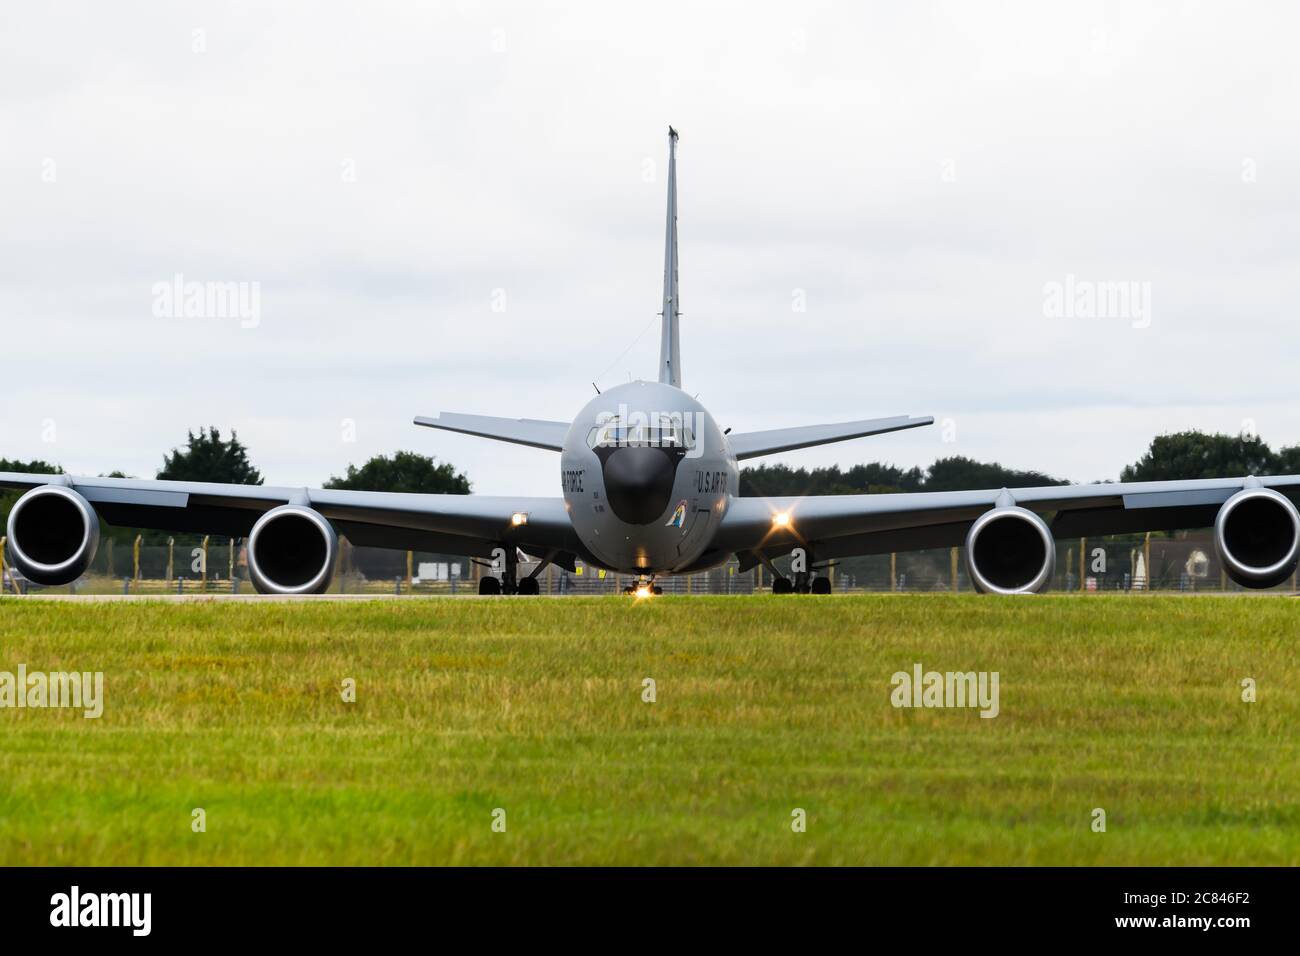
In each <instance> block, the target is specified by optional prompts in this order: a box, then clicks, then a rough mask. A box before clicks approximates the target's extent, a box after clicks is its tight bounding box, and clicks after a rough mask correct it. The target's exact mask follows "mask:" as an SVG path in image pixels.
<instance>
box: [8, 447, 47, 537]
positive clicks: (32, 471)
mask: <svg viewBox="0 0 1300 956" xmlns="http://www.w3.org/2000/svg"><path fill="white" fill-rule="evenodd" d="M0 471H17V472H21V473H22V474H24V475H61V474H63V469H62V468H60V467H59V466H58V465H51V464H50V463H49V462H48V461H40V460H38V459H33V460H32V461H10V460H9V459H8V458H0ZM23 494H24V492H23V491H21V490H20V489H17V488H15V489H13V490H12V491H0V535H3V534H5V533H6V531H5V529H6V527H7V526H8V524H9V512H10V510H11V509H12V508H13V506H14V502H16V501H17V500H18V499H19V498H21V497H22V496H23Z"/></svg>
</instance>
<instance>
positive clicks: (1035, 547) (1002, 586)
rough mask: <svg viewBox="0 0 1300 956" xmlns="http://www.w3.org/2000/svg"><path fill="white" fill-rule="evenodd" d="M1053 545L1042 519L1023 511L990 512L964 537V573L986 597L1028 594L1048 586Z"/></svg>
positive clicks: (1014, 509)
mask: <svg viewBox="0 0 1300 956" xmlns="http://www.w3.org/2000/svg"><path fill="white" fill-rule="evenodd" d="M1055 571H1056V541H1055V540H1054V539H1053V538H1052V532H1051V531H1050V530H1049V529H1048V527H1047V523H1046V522H1045V521H1043V519H1042V518H1040V517H1038V515H1036V514H1034V513H1033V512H1032V511H1028V510H1026V509H1025V508H1017V507H1006V508H993V509H992V510H990V511H986V512H984V514H982V515H980V516H979V517H978V518H976V519H975V523H974V524H972V525H971V527H970V531H969V532H967V534H966V572H967V573H968V574H969V575H970V579H971V582H972V583H973V584H974V585H975V588H976V590H978V591H982V592H984V593H986V594H989V593H991V594H1031V593H1033V592H1035V591H1042V590H1044V589H1045V588H1046V587H1047V586H1048V585H1049V584H1051V583H1052V575H1053V574H1054V573H1055Z"/></svg>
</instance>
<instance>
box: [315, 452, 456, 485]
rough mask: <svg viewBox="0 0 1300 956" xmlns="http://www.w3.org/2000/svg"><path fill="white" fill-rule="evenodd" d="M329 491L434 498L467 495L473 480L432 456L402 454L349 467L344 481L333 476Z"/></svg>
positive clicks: (378, 457) (327, 483) (373, 459)
mask: <svg viewBox="0 0 1300 956" xmlns="http://www.w3.org/2000/svg"><path fill="white" fill-rule="evenodd" d="M324 487H326V488H343V489H347V490H351V491H405V492H415V493H421V494H431V495H467V494H469V492H470V484H469V479H468V478H466V477H465V475H463V474H461V473H458V472H457V471H456V469H455V468H453V467H452V466H451V465H450V464H448V463H446V462H443V463H442V464H438V463H437V461H435V460H434V459H433V458H430V457H429V456H428V455H420V454H417V453H416V452H413V451H399V452H396V453H394V455H393V456H392V457H391V458H390V457H388V456H387V455H375V456H374V457H373V458H371V459H370V460H369V461H367V462H366V463H365V464H364V465H362V466H361V467H360V468H358V467H357V466H356V465H351V464H350V465H348V470H347V474H346V475H344V477H342V478H338V477H334V476H331V477H330V479H329V481H327V482H325V485H324Z"/></svg>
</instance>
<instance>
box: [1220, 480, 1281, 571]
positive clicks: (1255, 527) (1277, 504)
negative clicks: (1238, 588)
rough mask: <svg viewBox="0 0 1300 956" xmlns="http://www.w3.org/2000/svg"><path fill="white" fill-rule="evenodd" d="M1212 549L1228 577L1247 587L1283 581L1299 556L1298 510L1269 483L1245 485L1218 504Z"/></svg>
mask: <svg viewBox="0 0 1300 956" xmlns="http://www.w3.org/2000/svg"><path fill="white" fill-rule="evenodd" d="M1214 550H1215V551H1216V552H1217V553H1218V555H1219V560H1220V561H1222V562H1223V569H1224V570H1225V571H1226V572H1227V574H1228V577H1230V578H1232V580H1234V581H1235V582H1237V583H1238V584H1240V585H1242V586H1243V587H1248V588H1271V587H1273V586H1274V585H1277V584H1281V583H1282V582H1283V581H1285V580H1286V579H1287V578H1289V577H1290V576H1291V575H1292V574H1294V573H1295V569H1296V561H1297V559H1298V558H1300V514H1298V513H1297V512H1296V507H1295V505H1293V504H1292V503H1291V502H1290V501H1289V500H1288V499H1287V498H1285V497H1283V496H1282V495H1280V494H1278V493H1277V492H1276V491H1273V490H1272V489H1271V488H1245V489H1243V490H1241V491H1239V492H1237V493H1236V494H1235V495H1233V496H1232V497H1231V498H1229V499H1228V500H1227V501H1225V502H1224V503H1223V507H1221V508H1220V509H1219V514H1218V517H1216V518H1215V519H1214Z"/></svg>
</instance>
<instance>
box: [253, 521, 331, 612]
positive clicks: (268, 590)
mask: <svg viewBox="0 0 1300 956" xmlns="http://www.w3.org/2000/svg"><path fill="white" fill-rule="evenodd" d="M338 552H339V537H338V535H337V534H336V533H335V532H334V526H333V525H331V524H330V523H329V522H328V521H326V520H325V518H324V516H323V515H321V514H320V512H318V511H314V510H313V509H311V508H308V507H305V506H303V505H281V506H280V507H278V508H272V509H271V510H270V511H268V512H267V513H266V514H264V515H262V517H260V518H258V519H257V524H255V525H253V530H252V532H251V533H250V534H249V536H248V576H249V577H250V578H252V579H253V586H254V587H255V588H257V590H258V591H260V592H261V593H262V594H320V593H322V592H324V590H325V589H326V588H328V587H329V584H330V578H331V577H333V575H334V560H335V558H336V557H337V556H338Z"/></svg>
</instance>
